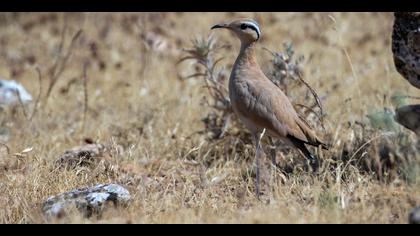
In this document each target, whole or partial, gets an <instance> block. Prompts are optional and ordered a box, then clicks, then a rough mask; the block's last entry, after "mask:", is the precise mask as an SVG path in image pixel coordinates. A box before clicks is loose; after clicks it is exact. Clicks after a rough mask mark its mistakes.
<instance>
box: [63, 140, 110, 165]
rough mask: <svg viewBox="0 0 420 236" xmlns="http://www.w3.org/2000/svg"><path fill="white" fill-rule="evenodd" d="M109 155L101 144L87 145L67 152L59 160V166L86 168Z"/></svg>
mask: <svg viewBox="0 0 420 236" xmlns="http://www.w3.org/2000/svg"><path fill="white" fill-rule="evenodd" d="M106 155H107V152H106V148H105V146H104V145H101V144H87V145H84V146H77V147H74V148H72V149H70V150H67V151H65V152H64V153H63V154H62V155H61V156H60V157H59V158H58V160H57V162H56V163H57V164H58V165H59V166H65V165H67V166H69V167H76V166H84V165H89V164H91V163H92V162H94V161H95V160H99V159H102V158H103V157H104V156H106Z"/></svg>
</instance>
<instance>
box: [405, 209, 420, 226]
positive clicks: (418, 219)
mask: <svg viewBox="0 0 420 236" xmlns="http://www.w3.org/2000/svg"><path fill="white" fill-rule="evenodd" d="M408 221H409V223H410V224H417V225H418V224H420V206H419V207H416V208H414V209H413V210H412V211H411V212H410V215H409V217H408Z"/></svg>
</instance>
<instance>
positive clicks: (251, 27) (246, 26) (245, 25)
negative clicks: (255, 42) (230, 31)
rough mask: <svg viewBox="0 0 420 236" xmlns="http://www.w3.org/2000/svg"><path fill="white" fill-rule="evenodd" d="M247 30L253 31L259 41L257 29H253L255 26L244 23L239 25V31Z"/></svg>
mask: <svg viewBox="0 0 420 236" xmlns="http://www.w3.org/2000/svg"><path fill="white" fill-rule="evenodd" d="M247 28H250V29H252V30H254V31H255V32H256V33H257V39H259V38H260V33H259V32H258V29H257V28H255V26H253V25H248V24H245V23H243V24H241V29H242V30H244V29H247Z"/></svg>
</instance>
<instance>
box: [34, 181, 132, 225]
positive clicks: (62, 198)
mask: <svg viewBox="0 0 420 236" xmlns="http://www.w3.org/2000/svg"><path fill="white" fill-rule="evenodd" d="M130 199H131V196H130V193H129V192H128V190H127V189H125V188H124V187H122V186H120V185H118V184H99V185H96V186H94V187H90V188H83V189H74V190H71V191H69V192H66V193H61V194H58V195H55V196H52V197H49V198H48V199H47V200H46V201H45V202H44V203H43V206H42V212H43V213H44V215H45V216H46V217H49V218H51V217H62V216H64V215H66V213H67V212H69V211H70V210H71V209H74V208H76V209H77V210H78V211H79V212H80V213H82V214H83V215H84V216H85V217H90V216H92V215H93V214H94V213H96V214H101V213H102V212H103V210H104V208H105V207H106V206H107V205H108V204H107V203H113V205H114V206H120V205H126V204H127V203H128V202H129V201H130Z"/></svg>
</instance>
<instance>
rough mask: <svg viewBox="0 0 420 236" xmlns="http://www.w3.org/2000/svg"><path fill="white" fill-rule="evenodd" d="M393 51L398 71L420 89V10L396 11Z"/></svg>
mask: <svg viewBox="0 0 420 236" xmlns="http://www.w3.org/2000/svg"><path fill="white" fill-rule="evenodd" d="M392 53H393V57H394V64H395V67H396V69H397V71H398V72H399V73H400V74H401V75H402V76H403V77H404V78H405V79H406V80H407V81H408V82H410V84H411V85H413V86H415V87H417V88H418V89H420V12H395V13H394V25H393V30H392Z"/></svg>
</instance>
